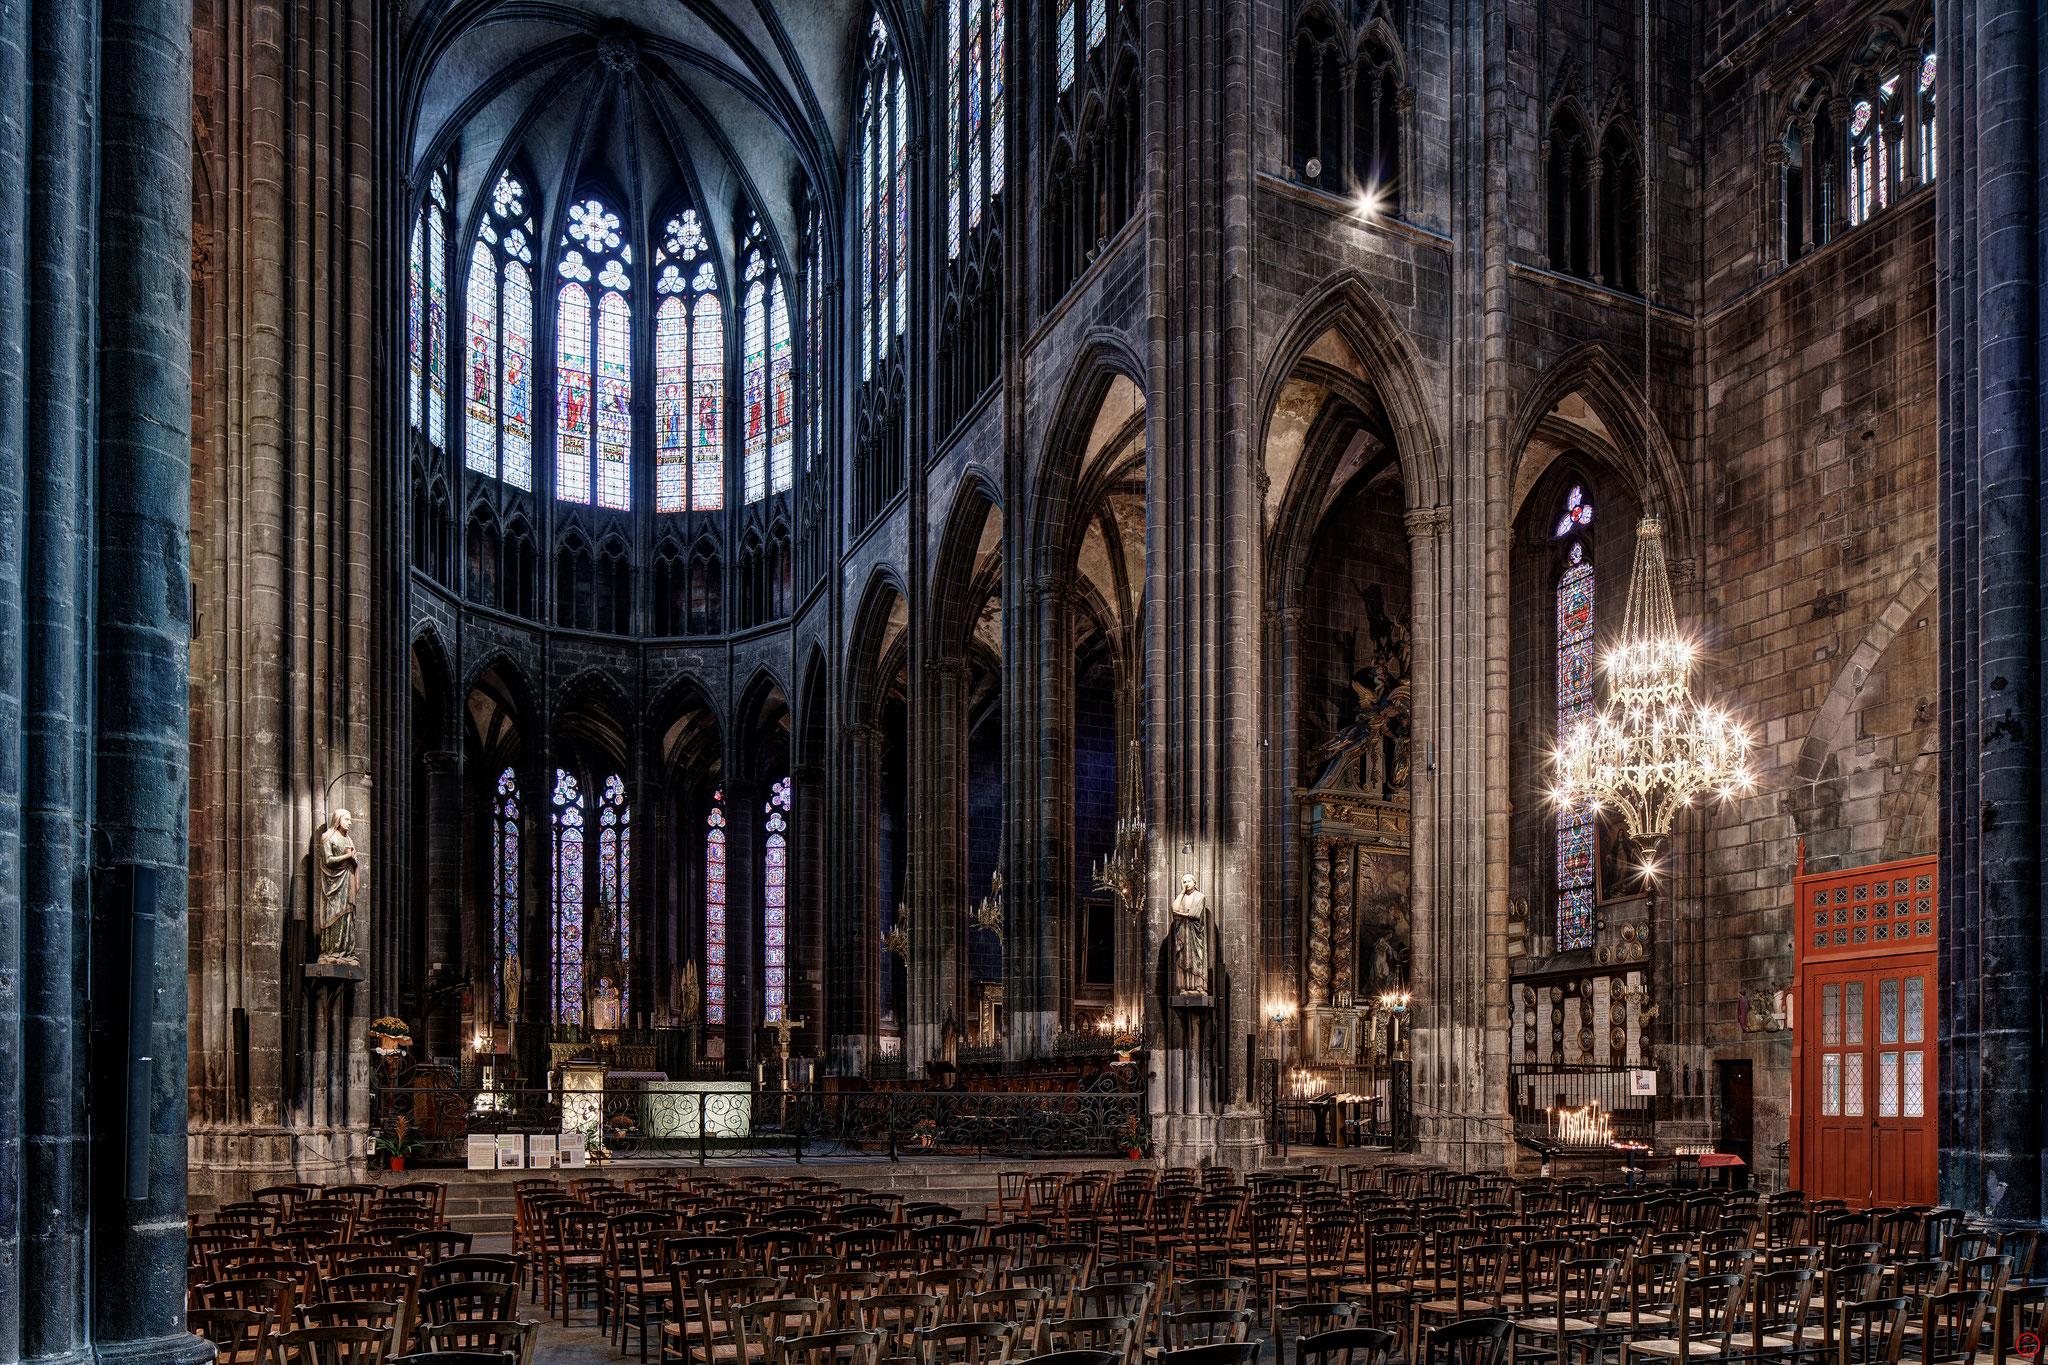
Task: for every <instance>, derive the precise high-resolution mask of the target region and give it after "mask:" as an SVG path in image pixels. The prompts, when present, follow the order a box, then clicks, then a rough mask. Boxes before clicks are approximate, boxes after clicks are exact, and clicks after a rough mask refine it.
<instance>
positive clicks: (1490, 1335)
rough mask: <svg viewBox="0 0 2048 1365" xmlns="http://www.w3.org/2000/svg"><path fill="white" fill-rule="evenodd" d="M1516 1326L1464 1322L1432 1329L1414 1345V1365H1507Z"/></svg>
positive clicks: (1501, 1320)
mask: <svg viewBox="0 0 2048 1365" xmlns="http://www.w3.org/2000/svg"><path fill="white" fill-rule="evenodd" d="M1514 1335H1515V1324H1514V1323H1513V1322H1511V1321H1509V1320H1508V1319H1506V1318H1466V1319H1464V1320H1462V1321H1459V1322H1453V1323H1449V1324H1446V1325H1445V1326H1442V1327H1438V1328H1435V1329H1433V1330H1431V1331H1430V1333H1429V1335H1427V1336H1426V1337H1424V1338H1423V1339H1422V1340H1421V1342H1419V1343H1418V1344H1417V1347H1416V1354H1415V1356H1414V1358H1413V1365H1508V1360H1509V1358H1510V1356H1511V1354H1512V1351H1513V1342H1514Z"/></svg>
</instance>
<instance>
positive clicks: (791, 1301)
mask: <svg viewBox="0 0 2048 1365" xmlns="http://www.w3.org/2000/svg"><path fill="white" fill-rule="evenodd" d="M821 1311H822V1305H820V1304H819V1302H818V1301H817V1300H816V1299H807V1298H803V1297H801V1296H798V1295H786V1296H784V1297H781V1298H773V1299H756V1300H754V1301H753V1302H752V1303H743V1304H738V1305H736V1306H735V1307H734V1308H733V1309H732V1319H733V1324H734V1326H735V1329H736V1330H737V1332H738V1333H739V1346H738V1354H737V1355H736V1356H735V1357H734V1361H735V1365H742V1362H745V1361H747V1360H750V1359H752V1358H754V1357H755V1356H756V1355H757V1354H758V1356H759V1357H760V1359H762V1360H763V1361H768V1362H773V1361H774V1360H775V1355H776V1349H777V1345H778V1343H780V1342H781V1341H782V1339H783V1338H784V1337H810V1336H816V1335H817V1334H818V1331H819V1322H818V1315H819V1313H820V1312H821ZM757 1348H758V1349H757Z"/></svg>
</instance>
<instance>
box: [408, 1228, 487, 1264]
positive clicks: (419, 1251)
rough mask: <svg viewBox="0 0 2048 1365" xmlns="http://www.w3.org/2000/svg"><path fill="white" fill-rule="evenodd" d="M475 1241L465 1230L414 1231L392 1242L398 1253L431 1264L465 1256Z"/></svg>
mask: <svg viewBox="0 0 2048 1365" xmlns="http://www.w3.org/2000/svg"><path fill="white" fill-rule="evenodd" d="M474 1242H475V1238H473V1237H472V1236H471V1235H470V1234H469V1233H466V1232H445V1231H437V1232H414V1233H410V1234H408V1235H406V1236H404V1237H400V1238H399V1239H398V1241H397V1242H396V1243H394V1244H393V1246H394V1249H395V1250H397V1251H398V1253H399V1254H400V1255H404V1256H417V1257H419V1258H420V1259H421V1260H423V1261H425V1262H426V1263H427V1264H428V1265H432V1264H433V1263H434V1262H436V1261H441V1260H446V1259H447V1258H448V1257H451V1256H467V1255H468V1254H469V1249H470V1247H471V1245H472V1244H473V1243H474Z"/></svg>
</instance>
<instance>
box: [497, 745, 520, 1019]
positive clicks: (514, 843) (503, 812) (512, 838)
mask: <svg viewBox="0 0 2048 1365" xmlns="http://www.w3.org/2000/svg"><path fill="white" fill-rule="evenodd" d="M491 946H492V949H493V952H492V961H493V963H494V968H493V971H492V974H491V1018H492V1019H494V1020H496V1021H497V1022H498V1023H501V1024H506V1023H512V1022H514V1021H513V1020H512V1019H511V1018H510V1010H509V1008H508V1006H509V1004H510V1002H511V1000H512V999H513V997H514V996H516V995H517V994H518V991H519V779H518V777H517V776H516V775H515V774H514V773H513V771H512V770H511V769H510V768H507V769H505V771H504V772H502V773H499V774H498V790H497V792H496V794H495V795H494V796H493V798H492V802H491Z"/></svg>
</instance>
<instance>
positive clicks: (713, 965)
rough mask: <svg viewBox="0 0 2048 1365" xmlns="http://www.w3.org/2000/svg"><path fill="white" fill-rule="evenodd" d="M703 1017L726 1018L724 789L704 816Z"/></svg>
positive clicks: (711, 1021) (712, 1020) (713, 1020)
mask: <svg viewBox="0 0 2048 1365" xmlns="http://www.w3.org/2000/svg"><path fill="white" fill-rule="evenodd" d="M704 825H705V829H704V1021H705V1022H706V1023H709V1024H722V1023H724V1022H725V793H724V792H722V791H718V792H713V793H711V814H709V815H707V816H706V817H704Z"/></svg>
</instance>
